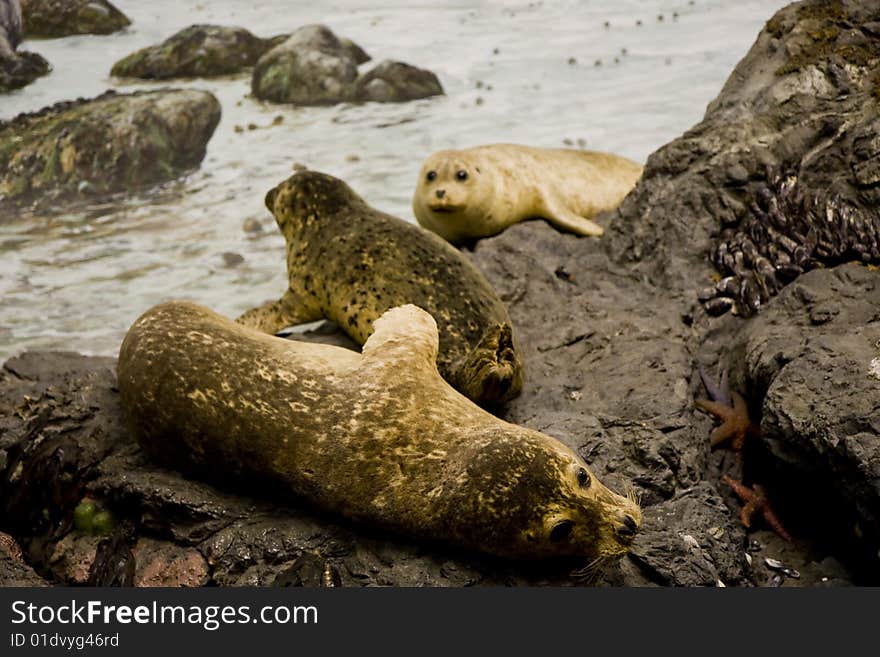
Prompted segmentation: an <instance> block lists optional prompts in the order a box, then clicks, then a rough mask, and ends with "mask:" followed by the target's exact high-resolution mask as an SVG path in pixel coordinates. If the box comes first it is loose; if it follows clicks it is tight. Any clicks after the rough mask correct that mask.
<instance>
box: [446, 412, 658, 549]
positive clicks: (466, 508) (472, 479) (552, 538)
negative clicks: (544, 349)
mask: <svg viewBox="0 0 880 657" xmlns="http://www.w3.org/2000/svg"><path fill="white" fill-rule="evenodd" d="M508 426H509V428H507V429H501V430H499V429H493V430H487V431H486V433H485V434H483V435H480V436H478V437H475V439H474V441H473V443H472V444H471V445H469V452H470V453H469V454H468V456H467V458H466V459H464V464H463V466H462V468H461V469H460V470H459V471H458V472H456V473H455V474H454V475H453V481H452V484H451V488H454V489H455V490H454V491H447V492H451V493H452V494H451V495H449V499H450V502H451V506H450V507H449V508H448V512H449V513H450V514H451V515H450V518H449V521H448V522H449V524H450V525H451V526H452V527H451V529H452V530H453V532H454V533H455V534H457V535H458V537H459V538H460V539H461V540H462V541H463V542H465V543H470V544H471V545H473V546H474V547H476V548H478V549H480V550H484V551H487V552H490V553H494V554H497V555H500V556H504V557H510V558H515V559H535V558H547V557H575V558H583V559H586V560H587V562H588V563H591V564H592V563H598V562H604V561H606V560H609V559H613V558H614V557H618V556H621V555H623V554H625V553H626V552H627V551H628V550H629V548H630V546H631V545H632V542H633V539H634V537H635V535H636V532H637V531H638V529H639V527H640V525H641V520H642V515H641V511H640V510H639V507H638V505H637V504H636V503H635V502H634V501H633V500H632V499H630V498H627V497H624V496H622V495H618V494H617V493H614V492H613V491H611V490H609V489H608V488H606V487H605V486H603V485H602V484H601V483H600V482H599V481H598V480H597V479H596V477H595V476H594V475H593V474H592V473H591V472H590V469H589V468H588V467H587V464H586V463H585V462H584V461H583V460H582V459H581V458H580V457H579V456H578V455H577V454H575V453H574V452H573V451H572V450H570V449H569V448H567V447H566V446H565V445H563V444H562V443H560V442H559V441H557V440H555V439H553V438H550V437H549V436H546V435H544V434H541V433H538V432H536V431H530V430H528V429H524V428H521V427H515V426H513V425H508Z"/></svg>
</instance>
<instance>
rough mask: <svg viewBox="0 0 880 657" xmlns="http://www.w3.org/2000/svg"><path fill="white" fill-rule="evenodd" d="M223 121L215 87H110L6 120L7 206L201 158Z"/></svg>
mask: <svg viewBox="0 0 880 657" xmlns="http://www.w3.org/2000/svg"><path fill="white" fill-rule="evenodd" d="M219 120H220V103H219V102H218V101H217V99H216V98H215V97H214V96H213V95H212V94H210V93H208V92H205V91H196V90H171V89H164V90H158V91H150V92H137V93H133V94H116V93H114V92H108V93H106V94H104V95H103V96H99V97H97V98H95V99H92V100H80V101H75V102H68V103H60V104H58V105H54V106H52V107H47V108H45V109H43V110H40V111H39V112H36V113H33V114H22V115H20V116H18V117H16V118H14V119H12V120H10V121H7V122H0V210H2V209H3V208H4V207H7V208H8V207H10V206H11V207H16V206H21V205H25V204H35V205H38V206H47V205H49V204H55V203H60V202H65V201H71V200H76V199H77V198H81V197H83V196H101V195H106V194H111V193H115V192H122V191H126V192H129V191H132V190H137V189H140V188H144V187H146V186H149V185H153V184H156V183H160V182H165V181H168V180H172V179H174V178H177V177H178V176H180V175H182V174H183V173H185V172H186V171H188V170H190V169H193V168H195V167H197V166H198V165H199V163H200V162H201V161H202V158H203V157H204V156H205V148H206V145H207V143H208V140H209V139H210V138H211V135H212V134H213V132H214V129H215V128H216V127H217V123H218V122H219Z"/></svg>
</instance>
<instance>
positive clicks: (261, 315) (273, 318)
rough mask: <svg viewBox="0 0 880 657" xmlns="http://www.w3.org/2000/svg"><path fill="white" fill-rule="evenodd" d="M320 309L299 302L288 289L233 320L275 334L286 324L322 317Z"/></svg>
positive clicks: (300, 322)
mask: <svg viewBox="0 0 880 657" xmlns="http://www.w3.org/2000/svg"><path fill="white" fill-rule="evenodd" d="M323 318H324V314H323V313H322V312H321V310H320V309H317V308H312V307H310V306H308V305H307V304H303V303H300V302H299V301H298V299H297V297H296V296H294V294H293V293H292V292H291V291H290V290H288V291H287V292H285V293H284V296H282V297H281V298H280V299H279V300H278V301H269V302H267V303H264V304H263V305H262V306H257V307H256V308H252V309H251V310H248V311H247V312H246V313H244V314H242V315H241V316H240V317H239V318H238V319H236V320H235V321H236V322H238V323H239V324H241V325H243V326H248V327H250V328H252V329H256V330H258V331H262V332H263V333H269V334H271V335H275V334H276V333H277V332H278V331H280V330H281V329H283V328H287V327H288V326H296V325H297V324H306V323H308V322H316V321H318V320H319V319H323Z"/></svg>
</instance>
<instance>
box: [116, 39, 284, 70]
mask: <svg viewBox="0 0 880 657" xmlns="http://www.w3.org/2000/svg"><path fill="white" fill-rule="evenodd" d="M282 38H283V37H282ZM278 43H279V39H277V38H275V39H261V38H259V37H256V36H254V35H253V34H251V33H250V32H248V31H247V30H245V29H242V28H240V27H222V26H218V25H192V26H190V27H187V28H186V29H183V30H181V31H180V32H178V33H176V34H174V35H173V36H171V37H169V38H168V39H166V40H165V41H163V42H162V43H160V44H158V45H156V46H150V47H148V48H143V49H141V50H138V51H137V52H135V53H132V54H131V55H128V56H127V57H125V58H123V59H121V60H119V61H118V62H116V64H114V65H113V69H112V71H111V75H116V76H119V77H132V78H143V79H148V80H167V79H170V78H185V77H211V76H217V75H231V74H234V73H240V72H242V71H244V70H245V69H247V68H249V67H251V66H253V65H254V64H255V63H256V61H257V60H258V59H259V58H260V57H261V56H262V55H263V54H264V53H265V52H266V51H267V50H269V49H271V48H272V47H273V46H275V45H277V44H278Z"/></svg>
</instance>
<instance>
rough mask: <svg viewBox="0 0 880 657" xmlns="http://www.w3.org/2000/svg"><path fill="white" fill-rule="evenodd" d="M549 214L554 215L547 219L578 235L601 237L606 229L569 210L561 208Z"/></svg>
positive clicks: (560, 227) (558, 226)
mask: <svg viewBox="0 0 880 657" xmlns="http://www.w3.org/2000/svg"><path fill="white" fill-rule="evenodd" d="M547 214H552V216H550V217H547V221H549V222H550V223H551V224H553V225H554V226H556V227H557V228H559V229H560V230H566V231H569V232H571V233H575V234H577V235H586V236H587V237H601V236H602V234H603V233H604V232H605V229H604V228H602V226H600V225H599V224H597V223H596V222H595V221H592V220H591V219H586V218H584V217H582V216H580V215H577V214H575V213H574V212H570V211H568V210H562V209H559V210H558V211H555V212H548V213H547Z"/></svg>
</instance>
